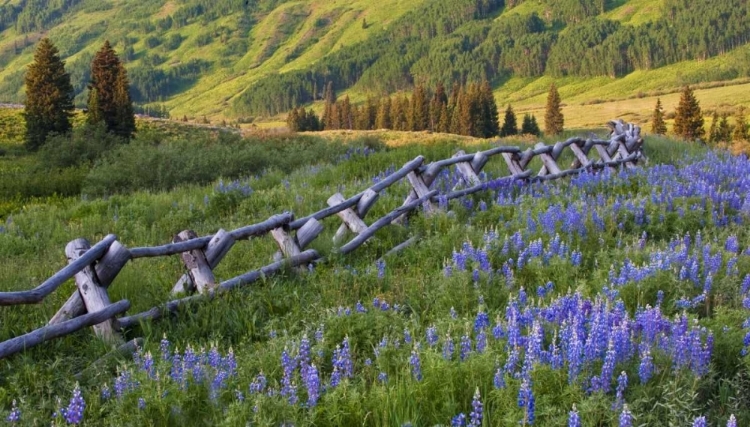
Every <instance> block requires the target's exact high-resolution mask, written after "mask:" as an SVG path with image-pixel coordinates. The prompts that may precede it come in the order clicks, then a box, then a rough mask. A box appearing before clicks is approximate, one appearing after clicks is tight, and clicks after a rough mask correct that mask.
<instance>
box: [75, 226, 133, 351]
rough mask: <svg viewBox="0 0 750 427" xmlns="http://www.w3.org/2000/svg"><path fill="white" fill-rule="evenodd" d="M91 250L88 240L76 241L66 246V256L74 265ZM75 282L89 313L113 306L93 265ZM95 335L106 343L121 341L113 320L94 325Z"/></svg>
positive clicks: (79, 273)
mask: <svg viewBox="0 0 750 427" xmlns="http://www.w3.org/2000/svg"><path fill="white" fill-rule="evenodd" d="M89 249H91V244H90V243H89V242H88V240H86V239H75V240H72V241H71V242H69V243H68V244H67V245H66V246H65V256H67V257H68V262H69V263H73V262H75V261H76V260H77V259H78V258H80V257H81V256H82V255H83V254H85V253H86V251H88V250H89ZM75 281H76V287H77V288H78V293H79V294H80V295H81V298H82V299H83V304H84V305H85V306H86V311H87V312H89V313H96V312H97V311H101V310H104V309H105V308H107V306H108V305H110V304H111V302H110V301H109V295H107V289H106V288H104V287H102V286H101V285H100V284H99V279H98V278H97V277H96V271H95V270H94V267H93V266H92V265H88V266H86V267H84V269H83V270H81V271H79V272H78V273H76V275H75ZM94 333H95V334H96V335H97V336H98V337H99V338H101V339H103V340H104V341H106V342H110V343H113V342H118V341H119V340H120V337H119V336H117V333H116V332H115V329H114V327H113V325H112V319H106V320H105V321H103V322H102V323H99V324H98V325H94Z"/></svg>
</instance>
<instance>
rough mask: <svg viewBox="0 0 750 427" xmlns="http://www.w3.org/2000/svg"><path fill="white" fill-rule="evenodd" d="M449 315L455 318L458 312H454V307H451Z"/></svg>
mask: <svg viewBox="0 0 750 427" xmlns="http://www.w3.org/2000/svg"><path fill="white" fill-rule="evenodd" d="M450 315H451V319H456V318H457V317H458V313H456V309H454V308H453V307H451V311H450Z"/></svg>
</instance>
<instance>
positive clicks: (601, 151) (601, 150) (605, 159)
mask: <svg viewBox="0 0 750 427" xmlns="http://www.w3.org/2000/svg"><path fill="white" fill-rule="evenodd" d="M594 147H595V148H596V152H597V154H599V158H600V159H602V161H603V162H611V161H612V158H611V157H609V153H608V152H607V148H606V147H603V146H601V145H595V146H594Z"/></svg>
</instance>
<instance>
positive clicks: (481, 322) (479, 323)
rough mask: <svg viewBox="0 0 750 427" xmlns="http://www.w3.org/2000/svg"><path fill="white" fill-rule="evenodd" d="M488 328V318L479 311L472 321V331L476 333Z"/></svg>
mask: <svg viewBox="0 0 750 427" xmlns="http://www.w3.org/2000/svg"><path fill="white" fill-rule="evenodd" d="M489 326H490V316H488V315H487V313H485V312H483V311H480V312H479V313H477V317H476V318H475V319H474V331H475V332H478V331H481V330H483V329H485V328H488V327H489Z"/></svg>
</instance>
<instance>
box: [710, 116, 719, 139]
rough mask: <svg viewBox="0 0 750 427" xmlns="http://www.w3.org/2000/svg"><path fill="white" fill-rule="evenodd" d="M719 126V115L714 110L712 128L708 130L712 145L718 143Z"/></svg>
mask: <svg viewBox="0 0 750 427" xmlns="http://www.w3.org/2000/svg"><path fill="white" fill-rule="evenodd" d="M718 124H719V113H718V112H717V111H716V110H714V114H713V116H711V127H710V128H709V129H708V141H709V142H711V143H714V144H715V143H717V142H718V139H717V136H718V134H717V133H716V131H717V130H718Z"/></svg>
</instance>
